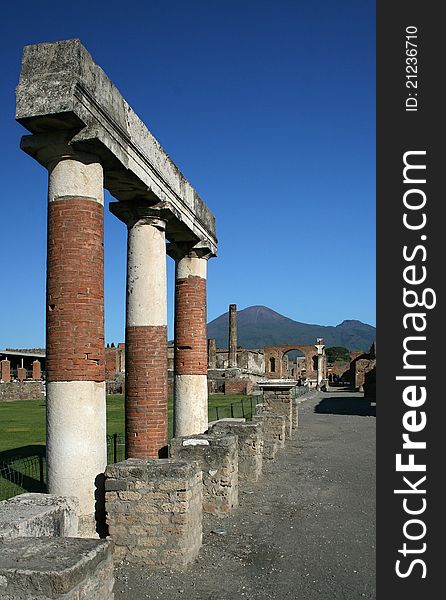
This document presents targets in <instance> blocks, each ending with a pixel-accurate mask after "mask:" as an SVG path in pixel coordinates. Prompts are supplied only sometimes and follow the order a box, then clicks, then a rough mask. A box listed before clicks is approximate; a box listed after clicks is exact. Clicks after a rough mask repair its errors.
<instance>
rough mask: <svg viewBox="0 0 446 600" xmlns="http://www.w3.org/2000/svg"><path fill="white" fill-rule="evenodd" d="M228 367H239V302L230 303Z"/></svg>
mask: <svg viewBox="0 0 446 600" xmlns="http://www.w3.org/2000/svg"><path fill="white" fill-rule="evenodd" d="M228 337H229V343H228V346H229V348H228V350H229V352H228V359H229V360H228V367H229V368H230V369H234V368H237V304H230V305H229V336H228Z"/></svg>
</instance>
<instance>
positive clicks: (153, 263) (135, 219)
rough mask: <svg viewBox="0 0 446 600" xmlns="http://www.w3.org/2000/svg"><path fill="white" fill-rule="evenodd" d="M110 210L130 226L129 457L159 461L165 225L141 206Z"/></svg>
mask: <svg viewBox="0 0 446 600" xmlns="http://www.w3.org/2000/svg"><path fill="white" fill-rule="evenodd" d="M110 210H111V212H112V213H113V214H114V215H116V216H117V217H118V218H119V219H121V221H123V222H124V223H126V225H127V228H128V243H127V310H126V331H125V369H126V370H125V431H126V457H127V458H140V459H142V458H160V457H162V456H164V455H165V453H166V450H167V283H166V234H165V229H166V221H165V220H164V219H162V218H160V217H159V216H158V215H157V214H156V213H155V212H154V211H153V210H151V209H150V208H149V207H148V206H147V205H144V204H140V203H138V202H114V203H112V204H110Z"/></svg>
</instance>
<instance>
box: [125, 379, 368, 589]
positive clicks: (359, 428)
mask: <svg viewBox="0 0 446 600" xmlns="http://www.w3.org/2000/svg"><path fill="white" fill-rule="evenodd" d="M299 421H300V422H299V429H298V432H297V433H295V435H294V439H292V440H289V441H288V442H287V445H286V448H285V449H284V450H281V451H279V453H278V454H277V455H276V460H275V461H274V462H271V461H268V462H266V464H265V463H264V470H263V475H262V477H261V479H260V480H259V481H258V482H257V483H256V484H250V485H249V487H245V488H242V490H244V491H241V493H240V506H239V507H238V508H237V510H236V511H234V512H233V514H231V515H230V516H228V517H225V518H222V519H217V518H215V517H212V516H211V515H205V516H204V522H203V546H202V549H201V551H200V555H199V557H198V559H197V560H196V561H195V562H194V563H193V564H192V565H190V566H189V567H188V568H187V570H186V571H184V572H180V571H171V570H164V571H157V572H150V571H148V570H147V569H144V568H135V567H130V566H129V565H127V564H125V563H124V564H122V565H119V566H118V567H117V569H116V585H115V597H116V599H117V600H120V599H122V600H140V599H145V598H150V599H151V600H158V599H159V600H161V599H163V600H176V599H182V600H230V599H231V600H232V599H234V598H235V599H240V600H275V599H277V600H279V599H280V600H281V599H293V600H313V599H314V600H316V599H317V600H324V599H327V600H328V599H330V600H337V599H343V600H344V599H345V600H355V599H363V598H367V599H371V598H375V417H374V415H373V414H371V409H370V408H369V405H368V402H367V401H365V400H364V399H363V395H362V394H356V393H352V392H350V391H348V390H341V389H334V390H330V392H327V393H323V392H317V393H315V394H313V396H312V397H311V398H308V399H307V400H305V401H303V402H302V403H301V404H300V407H299ZM216 527H223V528H224V529H225V531H226V534H225V535H219V534H215V533H212V529H215V528H216Z"/></svg>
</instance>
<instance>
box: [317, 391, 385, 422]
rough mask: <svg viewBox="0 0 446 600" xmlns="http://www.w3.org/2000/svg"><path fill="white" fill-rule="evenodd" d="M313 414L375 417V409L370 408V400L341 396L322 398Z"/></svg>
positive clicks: (373, 407)
mask: <svg viewBox="0 0 446 600" xmlns="http://www.w3.org/2000/svg"><path fill="white" fill-rule="evenodd" d="M314 412H315V413H320V414H326V415H327V414H329V415H357V416H360V417H376V407H375V406H370V400H368V399H365V398H358V397H356V398H355V397H350V398H349V397H348V396H341V397H339V398H324V399H323V400H321V401H320V402H319V404H317V405H316V406H315V408H314Z"/></svg>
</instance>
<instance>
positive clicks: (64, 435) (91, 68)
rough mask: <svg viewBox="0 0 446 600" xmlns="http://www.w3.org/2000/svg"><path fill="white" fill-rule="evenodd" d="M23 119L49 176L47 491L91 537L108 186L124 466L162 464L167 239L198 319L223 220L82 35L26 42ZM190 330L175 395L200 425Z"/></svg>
mask: <svg viewBox="0 0 446 600" xmlns="http://www.w3.org/2000/svg"><path fill="white" fill-rule="evenodd" d="M16 118H17V120H18V121H19V122H20V123H21V124H22V125H24V127H26V128H27V129H28V130H29V131H30V132H31V134H32V135H28V136H24V137H23V138H22V141H21V148H22V149H23V150H24V151H25V152H26V153H28V154H29V155H30V156H32V157H34V158H35V159H36V160H37V161H38V162H39V163H40V164H41V165H43V166H44V167H45V168H47V169H48V173H49V186H48V199H49V206H48V260H47V279H48V285H47V342H46V352H47V423H48V428H47V460H48V489H49V491H50V492H52V493H56V494H58V495H68V496H70V495H76V496H77V497H78V498H79V500H80V522H81V524H82V526H81V532H83V533H84V534H89V535H90V534H91V533H92V531H94V528H95V495H96V500H97V506H98V507H100V506H101V505H102V506H103V500H102V501H101V497H102V498H103V473H104V471H105V466H106V436H105V434H106V421H105V348H104V283H103V261H104V257H103V241H104V240H103V218H104V214H103V213H104V207H103V204H104V201H103V188H104V187H106V188H107V189H108V190H109V191H110V193H111V194H112V195H113V196H114V197H115V198H116V199H117V200H118V201H119V202H117V203H114V204H112V207H111V210H112V212H113V213H114V214H115V215H116V216H118V218H120V219H121V220H123V221H124V222H125V224H126V225H127V228H128V256H127V313H126V314H127V316H126V353H127V357H126V364H127V376H126V384H125V385H126V447H127V453H128V456H129V457H135V458H138V457H140V458H148V457H152V458H153V457H158V456H159V455H160V454H161V453H162V452H163V451H164V449H165V448H166V444H167V321H166V318H167V317H166V302H167V301H166V293H165V292H166V271H165V270H166V244H165V240H168V241H169V242H170V243H171V244H172V247H175V252H176V253H177V254H176V256H177V258H176V260H177V261H179V262H182V260H183V259H181V257H180V255H179V254H178V253H179V252H182V253H183V257H184V262H183V264H182V265H181V266H180V267H179V268H177V283H178V285H184V284H185V288H187V286H188V283H189V281H188V280H189V278H191V279H192V280H193V283H194V285H195V284H198V285H200V286H201V287H200V292H199V294H198V295H197V296H196V297H195V298H194V302H193V304H194V306H192V305H189V304H188V301H187V298H186V299H185V301H184V302H183V301H182V299H181V292H179V296H178V295H177V301H178V302H179V303H180V304H181V306H182V308H181V310H180V311H179V312H180V313H181V315H180V314H179V313H177V318H180V319H181V318H183V317H185V315H186V314H187V311H188V310H197V307H198V311H199V312H200V311H201V313H200V314H204V312H203V311H205V308H203V306H199V305H200V303H201V305H202V304H203V303H204V302H205V293H204V280H205V272H206V271H205V264H206V260H207V258H209V257H211V256H214V255H215V254H216V250H217V242H216V237H215V220H214V217H213V215H212V214H211V213H210V211H209V210H208V208H207V207H206V205H205V204H204V203H203V201H202V200H201V198H200V197H199V196H198V194H197V193H196V191H195V190H194V189H193V187H192V186H191V185H190V184H189V182H188V181H187V180H186V179H185V178H184V177H183V175H182V174H181V173H180V172H179V170H178V169H177V167H176V166H175V165H174V164H173V163H172V161H171V160H170V158H169V157H168V155H167V154H166V153H165V151H164V150H163V149H162V147H161V146H160V144H159V143H158V141H157V140H156V139H155V138H154V137H153V136H152V134H151V133H150V132H149V131H148V129H147V128H146V126H145V125H144V123H142V121H141V120H140V119H139V118H138V116H137V115H136V114H135V113H134V111H133V110H132V109H131V107H130V106H129V105H128V104H127V102H126V101H125V100H124V98H123V97H122V96H121V94H120V93H119V91H118V90H117V89H116V88H115V86H114V85H113V83H112V82H111V81H110V79H109V78H108V77H107V76H106V75H105V73H104V72H103V71H102V69H101V68H100V67H99V66H98V65H96V64H95V63H94V61H93V59H92V58H91V56H90V55H89V53H88V52H87V50H86V49H85V48H84V47H83V46H82V44H81V43H80V41H79V40H67V41H63V42H55V43H48V44H38V45H33V46H27V47H25V49H24V52H23V61H22V69H21V74H20V81H19V85H18V87H17V104H16ZM198 280H203V283H200V282H198ZM186 295H187V294H186ZM201 320H203V318H202V317H201ZM204 323H205V321H204ZM183 324H184V319H183ZM180 330H181V327H180ZM179 335H180V333H179ZM195 335H196V336H197V337H195V338H194V339H193V341H192V340H189V341H187V340H186V341H184V340H182V339H181V340H180V343H179V344H178V348H177V351H178V353H179V354H178V356H179V359H178V366H181V367H184V370H183V371H182V373H181V376H184V377H185V378H186V379H185V381H182V382H181V385H179V386H178V387H176V393H175V411H176V414H180V415H181V414H184V413H185V408H184V405H187V406H188V407H189V406H190V402H191V399H190V397H189V394H190V393H192V392H193V393H194V394H195V401H196V402H197V405H198V406H199V407H200V410H201V411H202V413H203V414H200V415H199V418H198V419H197V427H198V429H201V428H202V424H203V423H204V422H205V421H206V420H207V414H206V416H205V415H204V410H205V407H206V397H207V386H204V385H202V384H201V383H198V381H200V382H201V381H202V379H199V380H198V379H196V377H197V376H199V377H200V376H201V377H202V378H203V374H202V369H203V365H202V362H203V353H205V352H206V334H205V327H204V328H203V327H200V328H199V330H197V331H196V332H195ZM203 349H204V350H203ZM200 353H201V354H200ZM181 363H183V364H181ZM205 366H206V365H205ZM200 369H201V370H200ZM197 371H199V372H197ZM73 407H75V408H76V410H73ZM206 412H207V407H206ZM198 432H199V431H198ZM198 432H197V433H198ZM191 433H194V432H191Z"/></svg>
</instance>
